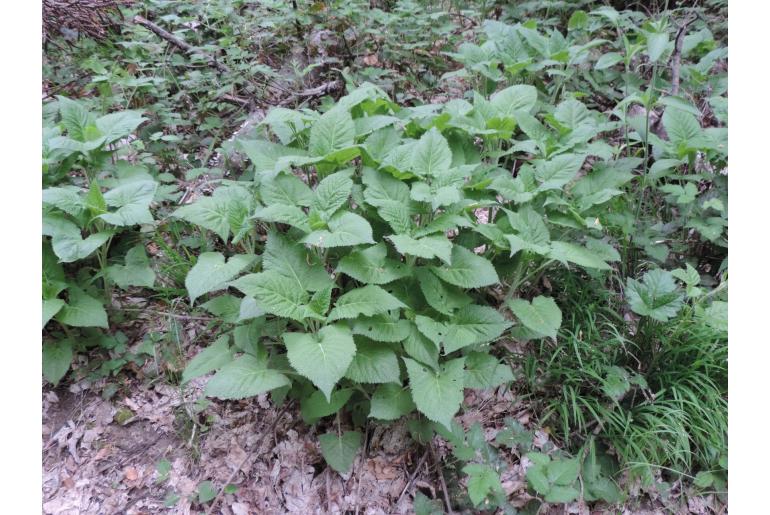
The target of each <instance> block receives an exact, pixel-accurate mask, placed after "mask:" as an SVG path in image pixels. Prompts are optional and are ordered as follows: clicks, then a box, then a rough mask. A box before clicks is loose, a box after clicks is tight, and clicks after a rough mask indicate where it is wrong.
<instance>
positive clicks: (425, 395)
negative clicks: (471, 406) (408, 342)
mask: <svg viewBox="0 0 770 515" xmlns="http://www.w3.org/2000/svg"><path fill="white" fill-rule="evenodd" d="M404 363H406V369H407V372H408V374H409V388H410V390H411V391H412V399H414V403H415V405H416V406H417V409H418V410H420V412H421V413H422V414H423V415H425V416H426V417H428V418H429V419H430V420H432V421H434V422H438V423H439V424H442V425H444V426H445V427H447V428H449V427H450V425H451V423H452V418H453V417H454V415H455V414H456V413H457V411H458V410H459V409H460V404H462V401H463V376H464V371H463V367H464V365H465V358H457V359H453V360H450V361H447V362H445V363H444V364H443V365H442V366H441V370H440V371H433V370H431V369H429V368H427V367H426V366H425V365H422V364H420V363H418V362H417V361H414V360H412V359H409V358H404Z"/></svg>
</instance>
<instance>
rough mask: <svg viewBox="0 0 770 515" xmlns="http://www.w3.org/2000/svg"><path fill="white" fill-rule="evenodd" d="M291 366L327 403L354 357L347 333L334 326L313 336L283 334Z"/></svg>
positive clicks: (354, 349)
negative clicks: (316, 388) (319, 391)
mask: <svg viewBox="0 0 770 515" xmlns="http://www.w3.org/2000/svg"><path fill="white" fill-rule="evenodd" d="M283 341H284V343H285V344H286V350H287V356H288V358H289V363H290V364H291V366H292V367H293V368H294V370H296V371H297V372H299V373H300V374H301V375H303V376H305V377H307V378H308V379H310V381H311V382H312V383H313V384H314V385H316V387H318V389H319V390H321V391H322V392H323V393H324V395H326V398H327V399H329V400H331V392H332V389H333V388H334V385H335V384H337V381H339V380H340V379H342V377H343V376H344V375H345V372H346V371H347V369H348V366H349V365H350V363H351V361H353V357H354V356H355V354H356V344H355V343H354V341H353V336H352V335H351V334H350V329H348V328H347V327H345V326H344V325H340V324H334V325H327V326H325V327H322V328H321V330H320V331H318V333H317V334H309V333H284V334H283Z"/></svg>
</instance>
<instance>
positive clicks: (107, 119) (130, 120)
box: [96, 111, 147, 143]
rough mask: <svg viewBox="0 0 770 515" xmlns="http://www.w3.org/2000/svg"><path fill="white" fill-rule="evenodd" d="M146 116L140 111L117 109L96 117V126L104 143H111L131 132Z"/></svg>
mask: <svg viewBox="0 0 770 515" xmlns="http://www.w3.org/2000/svg"><path fill="white" fill-rule="evenodd" d="M146 120H147V118H144V117H143V116H142V113H141V111H118V112H117V113H110V114H106V115H104V116H102V117H100V118H97V119H96V128H97V129H99V132H101V134H102V136H103V137H104V142H105V143H112V142H114V141H117V140H119V139H121V138H125V137H126V136H128V135H130V134H131V133H133V132H134V131H135V130H136V128H137V127H139V126H140V125H141V124H142V122H144V121H146Z"/></svg>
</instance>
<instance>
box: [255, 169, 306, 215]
mask: <svg viewBox="0 0 770 515" xmlns="http://www.w3.org/2000/svg"><path fill="white" fill-rule="evenodd" d="M259 193H260V196H261V200H262V203H263V204H265V205H266V206H271V205H273V204H283V205H286V206H306V207H308V206H310V203H311V202H312V201H313V191H312V190H311V189H310V188H309V187H308V185H307V184H305V183H304V182H302V180H301V179H299V178H298V177H297V176H296V175H294V174H280V175H277V176H276V177H274V178H272V179H265V180H263V181H262V184H261V185H260V187H259Z"/></svg>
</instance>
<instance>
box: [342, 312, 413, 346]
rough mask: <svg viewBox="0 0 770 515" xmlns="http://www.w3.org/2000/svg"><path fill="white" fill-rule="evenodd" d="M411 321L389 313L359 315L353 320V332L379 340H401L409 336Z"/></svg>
mask: <svg viewBox="0 0 770 515" xmlns="http://www.w3.org/2000/svg"><path fill="white" fill-rule="evenodd" d="M409 331H410V324H409V321H407V320H404V319H402V318H396V319H393V318H391V317H389V316H387V315H375V316H373V317H358V318H356V319H355V320H354V321H353V334H360V335H362V336H366V337H367V338H369V339H370V340H375V341H378V342H400V341H402V340H404V339H405V338H406V337H407V336H409Z"/></svg>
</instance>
